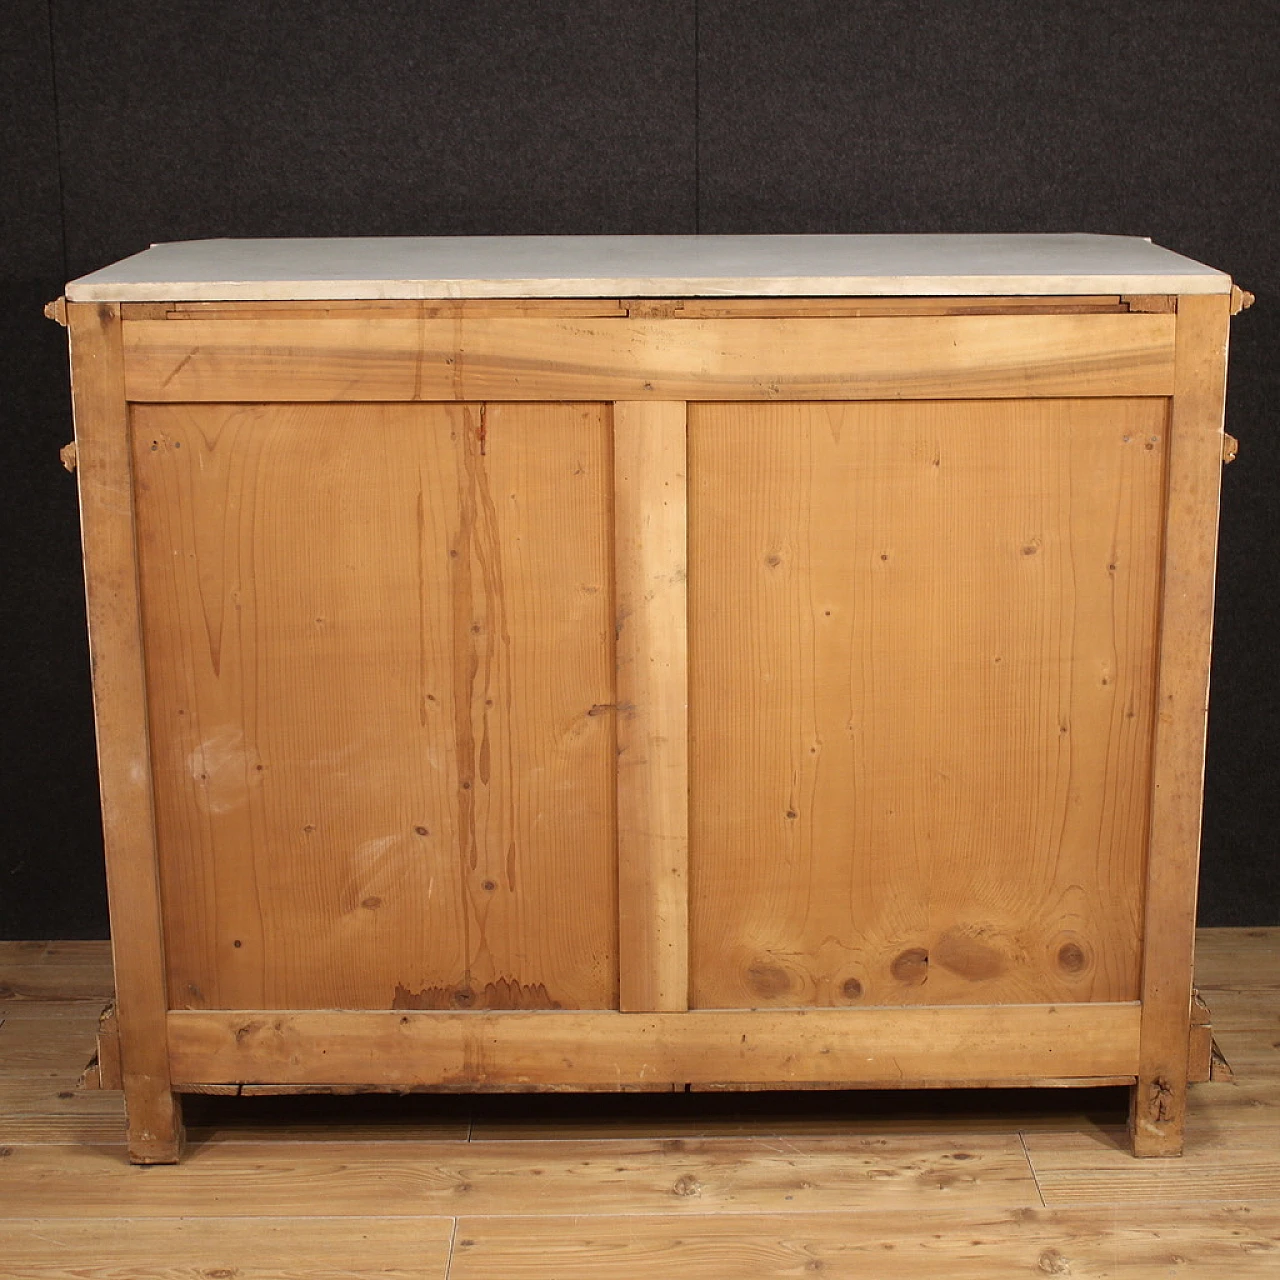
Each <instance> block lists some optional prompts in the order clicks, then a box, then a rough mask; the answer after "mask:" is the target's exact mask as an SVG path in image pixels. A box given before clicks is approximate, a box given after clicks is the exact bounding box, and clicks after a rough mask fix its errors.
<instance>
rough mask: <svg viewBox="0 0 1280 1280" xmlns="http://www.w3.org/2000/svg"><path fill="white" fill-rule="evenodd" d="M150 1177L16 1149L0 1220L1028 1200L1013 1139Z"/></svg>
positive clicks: (684, 1149) (290, 1166) (797, 1143)
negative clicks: (267, 1208)
mask: <svg viewBox="0 0 1280 1280" xmlns="http://www.w3.org/2000/svg"><path fill="white" fill-rule="evenodd" d="M172 1172H173V1176H171V1177H169V1178H166V1179H163V1180H158V1179H154V1178H147V1177H146V1175H145V1174H140V1172H139V1170H137V1169H134V1168H131V1167H130V1166H129V1165H127V1164H125V1163H124V1161H123V1160H122V1159H121V1158H120V1153H119V1152H100V1151H94V1150H91V1149H87V1148H80V1149H72V1148H67V1147H17V1148H14V1150H13V1151H12V1153H11V1154H10V1155H9V1156H8V1157H6V1158H4V1159H2V1160H0V1219H3V1218H5V1217H13V1218H24V1217H31V1216H42V1217H48V1218H51V1219H52V1218H58V1217H68V1218H78V1217H84V1218H104V1217H116V1216H137V1217H148V1218H150V1217H168V1216H173V1215H176V1214H177V1213H187V1214H190V1215H192V1216H196V1217H203V1216H209V1215H230V1214H237V1213H245V1214H251V1215H252V1214H258V1213H260V1212H261V1211H262V1206H263V1205H264V1204H265V1203H269V1204H270V1205H271V1206H272V1208H273V1209H274V1211H275V1212H276V1213H279V1214H282V1215H297V1216H311V1215H315V1216H317V1217H324V1216H327V1215H329V1214H334V1213H341V1214H349V1215H356V1214H378V1215H382V1216H388V1217H390V1216H397V1215H421V1214H435V1213H456V1212H457V1211H458V1210H459V1209H465V1210H467V1211H468V1212H470V1213H477V1214H528V1213H536V1212H538V1211H539V1210H540V1209H541V1208H543V1207H545V1206H547V1205H558V1206H561V1207H563V1206H565V1205H569V1204H572V1205H573V1206H574V1209H575V1211H576V1212H578V1213H636V1214H645V1213H675V1212H680V1213H683V1214H684V1215H685V1216H686V1217H687V1218H689V1219H691V1220H699V1219H700V1217H701V1215H703V1214H707V1213H723V1214H741V1213H751V1212H767V1211H768V1210H770V1209H772V1210H775V1211H776V1210H780V1209H784V1208H786V1207H787V1206H788V1205H791V1206H793V1207H795V1208H809V1209H813V1210H819V1211H826V1212H838V1211H845V1210H848V1209H850V1208H855V1207H856V1208H868V1209H870V1208H876V1207H883V1208H890V1207H893V1206H895V1205H896V1206H898V1207H906V1206H908V1205H916V1206H921V1205H922V1204H927V1203H929V1202H933V1203H940V1202H945V1203H946V1204H948V1205H950V1204H955V1203H962V1204H966V1205H969V1206H982V1205H985V1206H992V1205H1026V1206H1032V1205H1038V1204H1039V1196H1038V1194H1037V1192H1036V1186H1035V1181H1034V1179H1033V1178H1032V1176H1031V1170H1030V1167H1029V1166H1028V1164H1027V1159H1026V1155H1025V1153H1024V1151H1023V1149H1022V1144H1021V1142H1020V1141H1019V1139H1018V1137H1017V1135H1016V1134H1003V1135H983V1134H976V1135H967V1136H965V1137H964V1138H963V1139H961V1140H960V1141H958V1142H952V1141H946V1140H943V1141H939V1140H938V1139H937V1138H936V1137H929V1136H923V1137H917V1136H905V1137H900V1136H883V1135H881V1136H877V1137H875V1138H865V1139H859V1138H855V1137H848V1136H845V1137H838V1138H788V1139H778V1140H775V1141H774V1142H771V1143H759V1142H753V1141H751V1140H750V1139H736V1138H710V1139H702V1140H698V1139H674V1140H665V1141H664V1140H657V1141H655V1140H649V1139H641V1140H635V1141H625V1140H619V1141H603V1142H554V1141H552V1142H484V1143H472V1144H468V1143H465V1142H398V1143H359V1142H331V1143H326V1144H324V1145H323V1146H319V1147H318V1146H317V1144H315V1143H294V1142H267V1143H260V1144H257V1145H254V1144H251V1143H243V1144H241V1143H237V1144H234V1145H232V1144H226V1145H216V1146H209V1147H198V1148H197V1147H194V1145H193V1149H192V1150H191V1151H190V1152H189V1153H188V1156H187V1158H186V1159H185V1160H184V1161H183V1162H182V1164H181V1165H179V1166H178V1167H177V1168H176V1169H175V1170H173V1171H172Z"/></svg>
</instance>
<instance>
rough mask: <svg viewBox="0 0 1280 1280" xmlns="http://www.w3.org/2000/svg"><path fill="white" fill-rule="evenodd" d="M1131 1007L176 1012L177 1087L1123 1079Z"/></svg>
mask: <svg viewBox="0 0 1280 1280" xmlns="http://www.w3.org/2000/svg"><path fill="white" fill-rule="evenodd" d="M1139 1013H1140V1010H1139V1006H1138V1005H1137V1004H1136V1003H1135V1004H1058V1005H961V1006H955V1007H947V1008H943V1007H936V1006H926V1007H914V1008H888V1007H877V1008H873V1009H858V1010H847V1009H840V1010H830V1009H813V1010H800V1009H791V1010H751V1011H749V1012H748V1011H744V1010H693V1011H690V1012H688V1013H614V1012H581V1011H576V1012H563V1013H561V1012H545V1013H542V1012H537V1013H526V1012H511V1013H481V1012H462V1013H448V1012H440V1013H437V1012H409V1013H402V1012H399V1011H396V1010H392V1011H360V1012H357V1011H336V1012H335V1011H330V1010H316V1011H274V1012H272V1011H268V1012H263V1011H235V1010H176V1011H174V1012H171V1013H170V1014H169V1053H170V1059H171V1068H172V1072H173V1077H174V1080H175V1081H181V1082H182V1084H183V1085H192V1084H200V1083H223V1082H235V1083H241V1084H254V1083H260V1084H324V1083H327V1082H329V1081H334V1080H339V1081H346V1082H349V1083H353V1082H359V1083H363V1084H370V1085H380V1084H392V1085H404V1086H408V1087H412V1086H423V1085H443V1086H449V1085H467V1084H471V1085H477V1086H482V1087H483V1086H490V1087H492V1086H495V1085H538V1086H541V1085H554V1084H556V1083H571V1084H574V1085H581V1086H584V1087H591V1086H595V1087H600V1086H602V1085H603V1086H611V1087H623V1086H627V1085H637V1084H645V1083H658V1082H663V1081H679V1082H682V1083H691V1084H706V1083H728V1082H739V1083H744V1084H749V1083H753V1082H755V1083H773V1084H777V1085H785V1084H789V1083H805V1082H821V1081H832V1080H839V1081H842V1082H846V1083H849V1084H864V1085H870V1084H875V1085H886V1084H888V1085H892V1084H895V1083H898V1082H901V1083H905V1084H910V1085H912V1086H914V1085H917V1084H927V1083H929V1082H930V1081H948V1082H954V1081H956V1080H982V1081H986V1082H988V1083H1003V1082H1017V1081H1019V1080H1023V1081H1025V1080H1027V1079H1029V1078H1037V1077H1038V1078H1057V1079H1062V1078H1067V1077H1070V1078H1077V1079H1088V1078H1091V1077H1100V1076H1108V1077H1110V1076H1128V1075H1132V1074H1133V1073H1134V1072H1135V1071H1136V1068H1137V1061H1138V1036H1139Z"/></svg>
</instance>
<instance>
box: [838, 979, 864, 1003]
mask: <svg viewBox="0 0 1280 1280" xmlns="http://www.w3.org/2000/svg"><path fill="white" fill-rule="evenodd" d="M840 994H841V995H842V996H844V998H845V999H846V1000H860V999H862V983H860V982H859V981H858V980H857V978H846V979H845V980H844V981H843V982H842V983H841V984H840Z"/></svg>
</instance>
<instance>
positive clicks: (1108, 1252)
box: [449, 1201, 1280, 1280]
mask: <svg viewBox="0 0 1280 1280" xmlns="http://www.w3.org/2000/svg"><path fill="white" fill-rule="evenodd" d="M1278 1233H1280V1208H1277V1206H1276V1204H1275V1202H1274V1201H1263V1202H1255V1203H1243V1204H1242V1203H1236V1204H1224V1205H1213V1206H1208V1205H1206V1206H1205V1207H1204V1209H1203V1210H1202V1211H1200V1212H1198V1213H1196V1214H1195V1216H1194V1217H1193V1218H1189V1217H1188V1215H1187V1214H1186V1212H1185V1210H1183V1209H1181V1208H1179V1207H1172V1206H1170V1207H1163V1206H1144V1207H1143V1210H1142V1213H1141V1216H1137V1215H1135V1214H1134V1212H1133V1211H1132V1209H1131V1208H1129V1207H1128V1206H1114V1207H1109V1206H1103V1207H1099V1208H1090V1209H1041V1208H1039V1207H1033V1208H1018V1209H1005V1208H1000V1209H996V1210H994V1211H993V1210H982V1209H979V1210H974V1209H959V1208H957V1209H946V1208H942V1209H934V1208H932V1207H929V1208H927V1209H925V1208H923V1207H922V1209H921V1210H919V1211H915V1212H912V1211H901V1212H897V1211H888V1212H877V1213H848V1214H806V1213H802V1212H781V1213H774V1214H759V1215H754V1214H752V1215H742V1214H737V1215H723V1216H715V1217H713V1216H710V1215H708V1216H707V1217H705V1218H703V1219H700V1220H699V1221H698V1224H697V1227H696V1229H691V1225H690V1223H689V1220H688V1218H687V1217H685V1216H684V1215H668V1216H656V1215H655V1216H651V1217H650V1216H646V1217H642V1218H637V1217H634V1216H629V1215H628V1216H614V1217H604V1216H601V1217H590V1218H584V1217H567V1216H566V1217H559V1218H554V1217H512V1218H475V1217H469V1216H467V1217H462V1218H460V1219H459V1220H458V1230H457V1234H456V1238H455V1242H454V1249H453V1259H452V1263H451V1266H450V1271H449V1274H450V1276H451V1277H452V1280H489V1277H494V1276H501V1277H503V1280H553V1278H554V1280H597V1278H598V1277H599V1276H601V1275H615V1276H625V1277H626V1280H668V1278H669V1277H670V1276H672V1275H682V1274H683V1275H690V1276H696V1277H698V1280H743V1277H747V1276H749V1277H751V1280H793V1278H794V1277H797V1276H808V1275H810V1274H814V1273H817V1274H820V1275H822V1276H823V1277H825V1278H826V1280H867V1277H874V1280H938V1278H939V1277H943V1276H945V1277H947V1280H1025V1277H1029V1276H1032V1277H1039V1276H1075V1277H1077V1278H1081V1277H1096V1278H1097V1280H1103V1278H1104V1277H1105V1278H1106V1280H1168V1278H1169V1277H1171V1276H1177V1277H1193V1276H1194V1277H1205V1280H1209V1278H1210V1277H1215V1278H1216V1277H1220V1276H1227V1275H1229V1276H1233V1277H1239V1280H1270V1277H1271V1276H1273V1275H1274V1274H1275V1266H1276V1257H1277V1246H1276V1243H1275V1242H1276V1238H1277V1235H1278Z"/></svg>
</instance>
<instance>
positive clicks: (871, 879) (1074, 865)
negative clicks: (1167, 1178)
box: [689, 400, 1185, 1038]
mask: <svg viewBox="0 0 1280 1280" xmlns="http://www.w3.org/2000/svg"><path fill="white" fill-rule="evenodd" d="M1165 413H1166V407H1165V402H1163V401H1160V400H1099V401H1083V400H1065V401H1064V400H1058V401H1039V402H1032V401H1024V402H1020V403H1007V402H995V401H987V402H972V403H958V402H932V403H926V404H863V405H838V404H822V405H799V404H779V405H761V404H752V405H745V404H742V405H691V406H690V410H689V474H690V515H689V522H690V526H689V527H690V533H689V538H690V570H689V575H690V578H689V630H690V636H691V647H690V734H691V742H692V748H691V763H690V790H691V815H692V817H691V830H690V847H691V862H690V893H691V907H690V911H691V925H690V929H691V951H692V960H691V968H692V977H691V988H692V1003H693V1004H694V1005H695V1006H698V1007H704V1008H705V1007H733V1006H739V1007H741V1006H770V1005H773V1006H778V1005H811V1004H817V1005H831V1006H838V1005H845V1006H859V1005H893V1004H914V1003H927V1004H946V1003H951V1002H955V1003H970V1002H973V1003H976V1002H982V1001H991V1002H996V1001H1036V1000H1054V1001H1069V1002H1074V1001H1087V1000H1125V999H1133V998H1135V997H1136V995H1137V992H1138V981H1139V948H1140V941H1141V902H1142V877H1143V872H1144V866H1145V841H1146V828H1147V812H1146V808H1147V785H1148V778H1149V744H1150V738H1151V732H1152V682H1153V661H1154V651H1155V623H1156V605H1157V593H1158V587H1159V572H1160V527H1161V511H1162V497H1163V478H1164V477H1163V459H1164V451H1165ZM1184 1038H1185V1037H1184Z"/></svg>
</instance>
